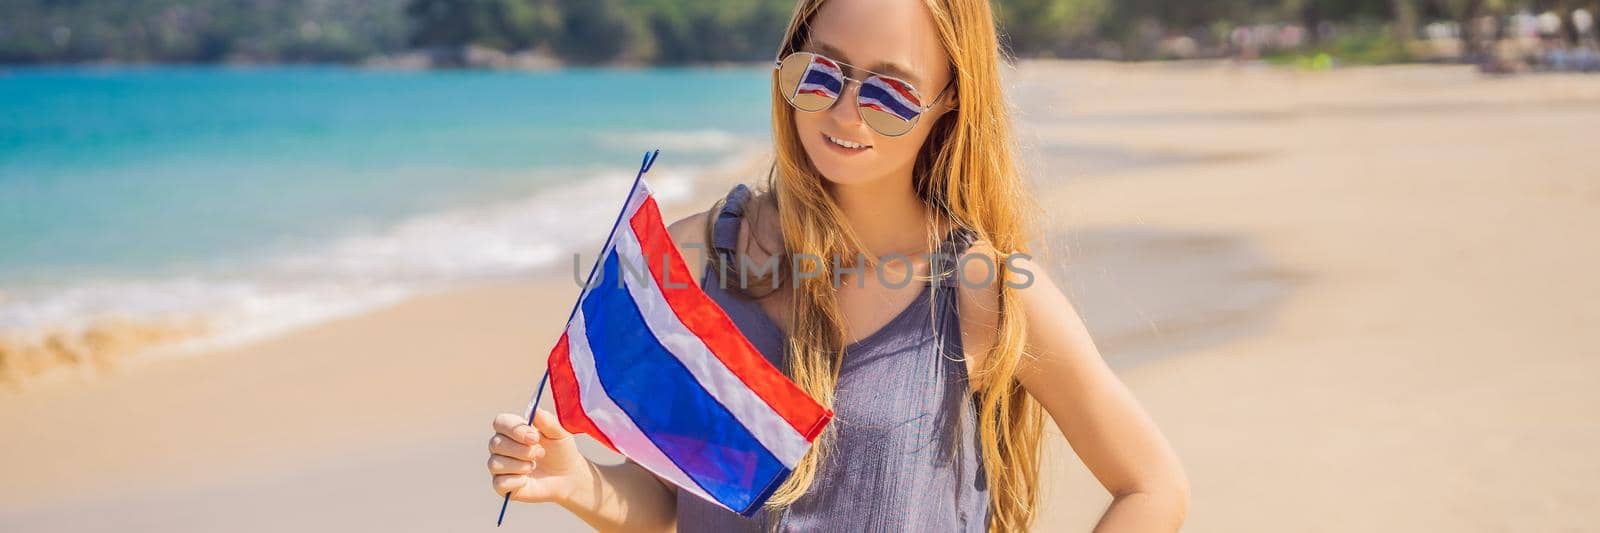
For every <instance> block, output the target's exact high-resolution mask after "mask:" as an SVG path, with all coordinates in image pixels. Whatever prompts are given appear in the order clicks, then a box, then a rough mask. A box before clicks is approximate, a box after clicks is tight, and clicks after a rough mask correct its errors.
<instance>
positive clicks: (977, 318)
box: [956, 240, 1070, 370]
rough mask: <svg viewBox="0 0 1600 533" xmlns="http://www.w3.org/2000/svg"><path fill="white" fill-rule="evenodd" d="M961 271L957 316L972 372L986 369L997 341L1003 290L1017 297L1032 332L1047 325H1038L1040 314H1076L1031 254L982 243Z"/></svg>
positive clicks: (961, 260) (968, 253)
mask: <svg viewBox="0 0 1600 533" xmlns="http://www.w3.org/2000/svg"><path fill="white" fill-rule="evenodd" d="M956 266H957V274H958V275H959V276H961V278H960V280H958V281H960V283H958V284H957V286H958V287H959V288H958V289H957V291H956V294H957V297H956V301H957V312H958V313H959V314H960V316H961V338H962V351H963V352H964V353H965V354H966V359H967V366H968V369H969V370H971V369H976V368H981V367H982V364H983V357H984V356H985V355H986V354H988V352H989V350H990V349H992V348H993V347H994V344H995V342H996V341H997V338H998V335H999V333H998V328H999V325H1000V313H1001V312H1002V309H1001V305H1000V290H1001V287H1002V286H1004V287H1006V288H1007V289H1008V290H1010V291H1012V292H1014V293H1015V294H1016V295H1017V300H1019V303H1020V304H1021V306H1020V307H1021V309H1018V310H1017V311H1016V312H1021V313H1023V316H1024V320H1025V322H1026V324H1027V326H1028V327H1027V329H1029V330H1031V329H1033V328H1034V327H1035V325H1036V324H1038V323H1040V322H1042V321H1040V320H1036V319H1038V318H1041V317H1040V316H1039V314H1037V313H1035V312H1034V311H1037V310H1050V311H1052V312H1049V313H1044V314H1045V315H1047V316H1051V315H1056V314H1058V313H1059V312H1060V311H1061V310H1062V309H1070V304H1068V303H1067V300H1066V295H1065V294H1063V293H1062V292H1061V290H1060V289H1059V288H1058V287H1057V286H1056V284H1055V282H1054V281H1053V280H1051V279H1050V276H1049V273H1047V272H1046V271H1045V268H1044V267H1043V266H1042V265H1040V264H1039V262H1038V261H1036V260H1035V259H1034V258H1033V257H1031V256H1029V255H1027V254H1023V253H1012V252H1002V251H999V250H996V249H995V248H994V246H993V245H991V244H990V243H989V242H988V241H983V240H979V241H977V242H974V243H973V244H972V246H971V247H969V248H968V249H967V251H966V253H965V254H963V255H962V256H961V257H960V258H958V259H957V263H956ZM1002 276H1004V278H1003V279H1002Z"/></svg>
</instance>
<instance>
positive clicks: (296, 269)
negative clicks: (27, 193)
mask: <svg viewBox="0 0 1600 533" xmlns="http://www.w3.org/2000/svg"><path fill="white" fill-rule="evenodd" d="M748 156H749V154H748V153H741V154H740V155H738V156H730V157H729V158H728V159H726V160H722V161H719V162H718V163H716V164H713V165H708V166H699V167H689V166H684V165H677V166H674V167H665V166H658V167H656V168H654V169H652V171H651V173H650V175H649V177H648V179H647V182H648V183H649V184H650V186H651V188H652V189H653V190H654V192H655V194H656V197H657V199H658V201H660V202H662V203H663V204H667V205H670V204H673V203H677V202H681V201H683V200H685V199H688V198H690V197H692V196H693V194H694V192H695V183H696V180H697V179H698V178H699V177H700V176H701V175H703V174H704V173H707V172H718V171H725V170H726V169H727V168H730V166H732V165H735V164H737V160H740V159H743V158H747V157H748ZM541 177H548V176H541ZM633 178H634V172H633V171H632V170H628V171H623V170H620V169H589V170H580V171H571V173H570V175H569V176H568V177H566V179H564V180H560V179H552V180H549V181H546V182H555V183H557V184H555V185H552V186H549V187H546V188H545V189H543V190H541V191H539V192H537V193H535V194H532V195H530V196H527V197H524V198H519V199H515V200H510V201H506V202H502V203H498V204H494V205H487V206H481V207H475V208H469V209H460V210H453V211H445V212H436V213H425V214H420V215H417V216H414V217H412V218H409V219H405V220H402V221H401V222H399V223H397V224H394V225H392V226H390V227H388V228H386V229H383V230H380V231H377V232H370V233H354V234H344V235H342V236H338V237H335V238H334V239H332V240H331V241H329V242H327V243H326V244H322V245H315V246H311V247H309V248H302V249H300V250H297V251H292V252H289V253H285V254H281V255H277V256H274V257H270V258H266V259H264V260H258V261H256V262H254V263H252V264H249V265H243V266H241V267H239V268H230V269H228V270H227V271H226V272H216V271H207V272H205V273H193V274H190V275H185V276H172V277H166V278H160V279H99V280H79V281H76V282H72V283H69V284H62V285H57V286H50V287H39V286H34V287H20V288H19V287H12V288H10V289H9V290H8V291H7V292H0V371H5V370H6V368H5V365H6V364H11V363H15V362H16V360H17V358H18V357H19V356H18V354H28V353H31V354H32V355H29V357H33V358H35V359H38V358H44V359H52V358H53V359H59V360H69V361H70V360H74V359H82V358H83V357H80V355H81V354H78V355H69V356H63V355H60V354H55V355H51V354H48V353H44V352H38V349H39V348H40V347H48V348H50V349H49V350H46V351H47V352H48V351H51V350H54V351H56V352H61V351H66V352H75V351H83V352H92V351H94V350H95V348H93V347H92V346H88V345H89V344H93V343H94V342H93V339H95V338H97V336H98V337H104V336H105V332H106V331H114V332H118V333H117V335H124V333H126V332H128V331H140V332H143V333H141V334H140V338H156V337H159V338H160V339H161V341H162V342H160V343H159V344H161V345H162V346H161V347H160V350H159V351H161V352H163V353H194V352H196V351H199V350H201V349H212V348H217V347H221V346H229V345H237V344H241V343H245V342H250V341H255V340H259V339H262V338H267V337H271V336H274V335H276V334H280V333H282V332H285V331H289V330H292V329H295V328H299V327H302V326H306V325H310V324H315V323H319V322H323V321H326V320H330V319H333V318H338V317H342V316H348V315H352V314H357V313H361V312H364V311H368V310H372V309H375V308H378V307H382V306H386V305H391V304H393V303H395V302H398V301H400V300H402V299H404V298H406V297H408V296H412V295H415V294H418V293H421V292H426V291H430V290H436V289H440V288H444V287H448V286H452V285H455V284H459V283H462V282H471V281H481V280H493V279H507V278H514V277H516V276H520V275H528V274H530V273H531V272H534V271H537V270H539V269H546V268H556V267H560V268H567V266H566V265H569V264H570V262H571V254H574V253H581V254H582V255H581V256H580V258H583V259H586V260H587V259H592V256H593V253H594V250H590V249H587V248H586V247H593V246H595V245H597V244H598V243H599V242H600V241H601V240H603V238H604V236H605V232H606V231H607V230H608V229H609V228H610V223H611V221H612V219H614V218H615V216H616V214H617V209H618V207H619V202H620V201H621V199H622V198H624V197H625V195H626V193H627V188H628V185H629V184H631V183H632V180H633ZM173 331H180V332H182V334H170V335H169V334H168V333H169V332H173ZM151 332H161V334H160V335H155V334H153V333H151ZM124 336H126V335H124ZM124 344H126V343H124ZM139 348H140V349H141V351H156V350H152V349H149V348H150V347H149V346H144V345H140V346H139ZM29 350H33V352H29ZM7 354H10V355H9V356H8V355H7ZM94 357H96V358H98V357H101V356H94ZM8 359H9V360H10V361H9V363H8V361H7V360H8ZM13 366H14V365H13ZM13 370H14V369H13ZM13 373H14V372H13ZM3 377H4V376H0V378H3Z"/></svg>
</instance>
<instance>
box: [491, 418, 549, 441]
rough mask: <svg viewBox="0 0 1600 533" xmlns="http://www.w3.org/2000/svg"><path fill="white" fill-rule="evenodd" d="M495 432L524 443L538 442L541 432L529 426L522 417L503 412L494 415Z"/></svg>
mask: <svg viewBox="0 0 1600 533" xmlns="http://www.w3.org/2000/svg"><path fill="white" fill-rule="evenodd" d="M494 432H495V433H499V434H501V435H505V436H507V437H510V438H511V439H512V440H515V441H517V442H520V443H523V444H537V443H538V442H539V432H537V431H534V430H533V428H531V427H528V425H527V422H526V421H524V420H523V419H522V417H520V416H517V415H513V414H510V413H501V414H500V415H499V416H496V417H494Z"/></svg>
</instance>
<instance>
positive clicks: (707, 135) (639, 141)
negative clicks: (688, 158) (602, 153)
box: [595, 129, 755, 152]
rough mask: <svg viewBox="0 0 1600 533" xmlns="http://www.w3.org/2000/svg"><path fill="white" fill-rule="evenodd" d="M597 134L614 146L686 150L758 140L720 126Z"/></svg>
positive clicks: (726, 148) (721, 148)
mask: <svg viewBox="0 0 1600 533" xmlns="http://www.w3.org/2000/svg"><path fill="white" fill-rule="evenodd" d="M595 138H596V140H597V141H599V142H600V144H602V145H605V146H610V147H614V148H633V147H637V146H649V147H651V148H660V149H662V150H672V151H686V152H730V151H737V150H742V149H748V148H750V147H751V146H753V145H754V142H755V141H753V140H751V139H749V138H748V137H744V136H741V135H737V134H735V133H733V132H731V131H726V130H716V129H698V130H648V131H628V132H605V133H597V134H595Z"/></svg>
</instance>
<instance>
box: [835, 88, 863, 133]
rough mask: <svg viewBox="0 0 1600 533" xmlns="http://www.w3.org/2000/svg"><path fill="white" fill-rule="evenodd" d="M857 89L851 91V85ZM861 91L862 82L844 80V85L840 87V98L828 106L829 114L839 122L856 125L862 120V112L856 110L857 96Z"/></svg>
mask: <svg viewBox="0 0 1600 533" xmlns="http://www.w3.org/2000/svg"><path fill="white" fill-rule="evenodd" d="M852 85H854V86H855V90H854V92H851V89H850V87H851V86H852ZM860 93H861V84H860V83H859V82H857V81H856V80H848V79H847V80H844V85H843V86H841V87H840V88H839V99H838V100H836V101H834V102H833V106H831V107H829V108H828V114H829V115H831V117H832V118H833V120H835V121H837V122H838V123H839V124H842V125H848V126H854V125H856V124H857V123H860V122H861V113H860V112H859V111H857V110H856V96H857V95H859V94H860Z"/></svg>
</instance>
